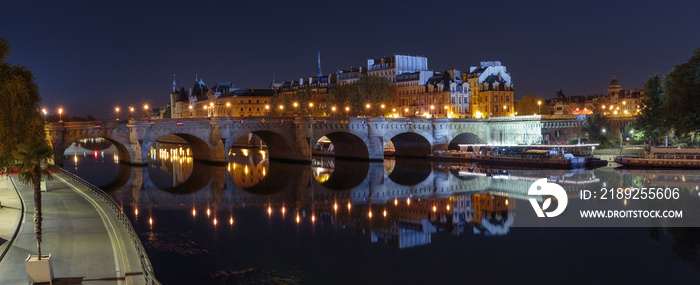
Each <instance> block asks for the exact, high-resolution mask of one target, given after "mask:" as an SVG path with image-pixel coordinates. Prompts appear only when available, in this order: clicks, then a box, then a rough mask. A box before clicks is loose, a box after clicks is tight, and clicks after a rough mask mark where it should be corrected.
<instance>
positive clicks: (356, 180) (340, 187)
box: [66, 145, 700, 248]
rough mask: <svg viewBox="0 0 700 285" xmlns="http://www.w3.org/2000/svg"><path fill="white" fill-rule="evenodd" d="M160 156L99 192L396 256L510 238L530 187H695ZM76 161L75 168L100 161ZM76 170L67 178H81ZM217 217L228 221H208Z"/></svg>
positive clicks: (607, 176)
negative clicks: (453, 241)
mask: <svg viewBox="0 0 700 285" xmlns="http://www.w3.org/2000/svg"><path fill="white" fill-rule="evenodd" d="M161 147H163V149H165V151H164V152H161V150H160V149H156V150H155V151H156V154H160V153H169V154H168V155H155V156H153V159H152V160H153V161H152V162H151V163H149V166H148V167H132V166H128V165H125V164H119V163H118V160H113V159H103V161H104V163H112V164H113V165H115V169H116V171H114V172H113V173H112V174H111V175H112V177H110V178H109V179H106V180H109V181H110V182H108V183H106V184H104V185H103V187H104V188H103V189H105V190H106V191H109V192H110V194H111V195H112V196H113V197H114V198H115V199H116V200H117V201H119V203H121V204H122V205H123V206H124V207H125V208H131V209H130V211H131V212H133V213H134V214H135V215H138V214H137V213H149V212H150V211H151V209H152V208H154V207H157V208H159V209H173V210H186V211H189V212H192V215H195V216H196V215H203V214H204V213H208V214H207V216H208V217H209V219H210V222H211V223H212V224H213V223H214V221H216V223H217V224H218V223H225V222H227V221H230V222H231V223H233V214H232V213H233V210H234V209H242V208H246V209H259V210H260V211H261V214H264V215H268V216H270V217H273V216H278V215H287V216H288V217H293V218H292V219H289V220H288V221H289V222H296V223H318V222H328V223H329V224H331V225H333V226H335V227H339V228H350V229H357V230H362V231H368V232H369V233H370V236H371V239H372V241H374V242H382V243H387V244H393V245H396V246H398V247H400V248H405V247H411V246H417V245H421V244H427V243H430V242H431V236H432V235H433V234H434V233H436V232H438V231H445V232H449V233H452V234H456V235H459V234H463V233H474V234H483V235H504V234H507V233H508V232H509V229H510V227H511V226H512V225H513V224H514V223H515V215H514V211H515V210H516V207H517V204H518V203H520V202H525V201H521V200H526V199H529V198H531V197H529V196H528V195H527V191H528V189H529V187H530V185H531V184H532V183H533V182H534V181H535V180H536V179H540V178H543V177H546V178H548V180H550V181H552V182H556V183H558V184H560V185H562V186H563V187H564V188H565V189H566V190H567V192H568V193H569V195H570V197H577V195H578V190H580V189H596V188H603V187H607V188H612V187H630V186H632V185H636V184H635V183H637V184H639V183H643V184H644V185H656V186H671V187H679V188H682V189H695V190H697V185H698V182H700V172H699V171H675V172H674V171H673V170H670V171H642V170H614V169H612V168H601V169H596V170H533V169H501V168H488V167H482V166H479V165H477V164H473V163H461V164H456V163H430V162H428V161H426V160H424V159H397V160H386V161H384V162H383V163H382V162H366V161H362V162H358V161H347V160H336V159H333V158H327V157H319V158H315V159H314V161H313V163H312V164H311V165H302V164H290V163H284V162H278V161H270V160H269V157H268V156H267V153H266V152H265V151H264V150H261V149H259V148H255V149H235V150H234V151H233V152H232V153H231V154H230V155H231V156H230V159H229V163H228V164H227V165H224V166H216V165H207V164H201V163H196V162H193V161H192V160H190V159H188V158H187V155H186V153H187V152H186V151H182V152H181V151H180V147H181V146H175V145H162V146H161ZM173 149H175V150H173ZM173 153H177V155H172V154H173ZM181 153H184V154H185V155H184V156H183V155H181ZM73 155H75V157H77V158H76V162H77V161H79V160H77V159H80V160H90V159H93V158H94V159H97V158H98V157H102V155H98V156H94V155H93V156H90V155H82V156H78V155H77V153H76V154H73ZM104 157H106V158H110V156H109V154H106V155H104ZM67 161H71V160H70V159H68V160H67ZM115 161H116V162H115ZM71 167H73V166H71V165H66V168H67V169H71ZM79 167H81V165H79V164H76V165H75V167H74V169H71V170H75V171H78V174H79V175H80V171H79V169H78V168H79ZM696 192H697V191H696ZM537 199H539V200H540V201H541V197H539V196H538V197H537ZM523 205H525V206H524V207H529V205H528V202H525V204H523ZM142 215H143V214H142ZM222 215H224V216H227V217H225V219H224V220H221V221H219V220H215V219H217V216H218V218H221V216H222ZM228 215H230V217H228Z"/></svg>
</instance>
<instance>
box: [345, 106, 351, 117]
mask: <svg viewBox="0 0 700 285" xmlns="http://www.w3.org/2000/svg"><path fill="white" fill-rule="evenodd" d="M345 116H346V117H350V107H347V106H346V107H345Z"/></svg>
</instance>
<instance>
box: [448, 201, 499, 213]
mask: <svg viewBox="0 0 700 285" xmlns="http://www.w3.org/2000/svg"><path fill="white" fill-rule="evenodd" d="M506 205H508V200H506ZM447 210H448V211H449V210H450V205H447Z"/></svg>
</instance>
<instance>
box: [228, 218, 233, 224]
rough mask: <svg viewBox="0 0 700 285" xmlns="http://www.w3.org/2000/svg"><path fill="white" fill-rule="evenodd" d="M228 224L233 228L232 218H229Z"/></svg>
mask: <svg viewBox="0 0 700 285" xmlns="http://www.w3.org/2000/svg"><path fill="white" fill-rule="evenodd" d="M228 224H229V225H232V226H233V217H231V218H230V219H228Z"/></svg>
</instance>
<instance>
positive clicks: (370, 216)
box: [369, 211, 372, 219]
mask: <svg viewBox="0 0 700 285" xmlns="http://www.w3.org/2000/svg"><path fill="white" fill-rule="evenodd" d="M369 218H370V219H371V218H372V211H369Z"/></svg>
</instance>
